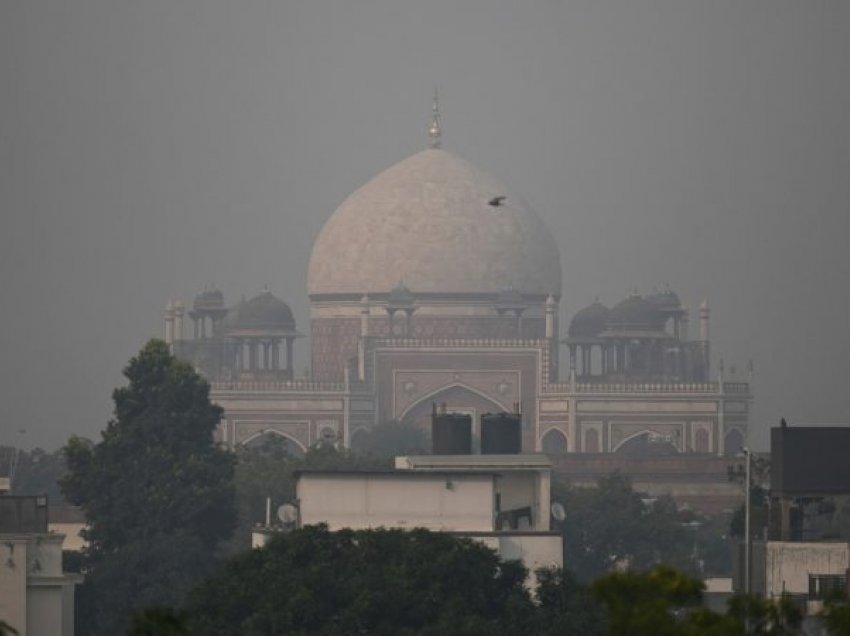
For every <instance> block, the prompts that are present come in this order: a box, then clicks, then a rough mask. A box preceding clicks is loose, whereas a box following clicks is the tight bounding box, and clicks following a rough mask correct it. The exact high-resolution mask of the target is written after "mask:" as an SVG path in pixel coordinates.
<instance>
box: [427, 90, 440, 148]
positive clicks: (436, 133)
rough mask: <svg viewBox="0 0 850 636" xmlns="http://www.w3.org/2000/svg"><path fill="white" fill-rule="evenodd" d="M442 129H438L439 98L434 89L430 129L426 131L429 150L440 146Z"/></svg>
mask: <svg viewBox="0 0 850 636" xmlns="http://www.w3.org/2000/svg"><path fill="white" fill-rule="evenodd" d="M442 136H443V129H442V128H441V127H440V96H439V95H438V94H437V87H436V86H435V87H434V104H433V105H432V106H431V127H430V128H429V129H428V143H429V145H430V146H431V148H439V147H440V146H441V145H442Z"/></svg>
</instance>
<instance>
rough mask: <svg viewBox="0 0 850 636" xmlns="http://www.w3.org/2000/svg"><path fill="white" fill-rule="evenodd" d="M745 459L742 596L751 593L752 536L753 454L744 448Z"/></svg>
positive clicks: (747, 622) (747, 629) (746, 627)
mask: <svg viewBox="0 0 850 636" xmlns="http://www.w3.org/2000/svg"><path fill="white" fill-rule="evenodd" d="M741 450H742V451H743V453H744V455H745V456H746V458H747V464H746V465H747V470H746V477H745V482H746V483H745V488H746V494H745V498H744V594H746V595H747V596H749V595H750V593H751V592H752V571H751V565H752V560H751V553H752V536H751V533H750V507H751V502H750V490H751V487H752V486H751V477H752V472H751V464H752V459H753V454H752V452H751V451H750V449H749V448H747V447H746V446H745V447H743V448H742V449H741ZM745 632H746V633H747V634H749V633H750V618H749V616H748V617H747V620H746V623H745Z"/></svg>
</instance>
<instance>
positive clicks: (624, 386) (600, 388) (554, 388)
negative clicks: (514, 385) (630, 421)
mask: <svg viewBox="0 0 850 636" xmlns="http://www.w3.org/2000/svg"><path fill="white" fill-rule="evenodd" d="M720 389H721V386H720V383H718V382H667V383H661V382H640V383H621V382H611V383H607V382H589V383H576V385H575V387H572V386H571V385H570V384H569V383H568V382H559V383H556V384H548V385H546V387H545V388H544V393H573V392H575V393H588V394H613V393H683V394H712V393H713V394H719V393H721V390H720ZM722 393H732V394H736V395H749V393H750V385H749V384H748V383H747V382H724V383H723V390H722Z"/></svg>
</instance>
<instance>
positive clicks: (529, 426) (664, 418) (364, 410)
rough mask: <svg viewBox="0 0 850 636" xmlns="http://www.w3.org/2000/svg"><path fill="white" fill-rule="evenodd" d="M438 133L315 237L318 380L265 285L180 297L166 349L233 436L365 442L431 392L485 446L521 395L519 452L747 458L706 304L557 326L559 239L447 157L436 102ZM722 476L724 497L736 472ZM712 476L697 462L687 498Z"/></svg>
mask: <svg viewBox="0 0 850 636" xmlns="http://www.w3.org/2000/svg"><path fill="white" fill-rule="evenodd" d="M429 135H430V139H431V146H432V147H431V148H429V149H427V150H424V151H422V152H419V153H417V154H415V155H413V156H412V157H409V158H408V159H405V160H404V161H401V162H400V163H398V164H396V165H394V166H392V167H390V168H389V169H387V170H385V171H384V172H383V173H381V174H380V175H378V176H377V177H375V178H374V179H372V180H371V181H370V182H369V183H367V184H366V185H364V186H363V187H361V188H360V189H358V190H357V191H356V192H354V193H353V194H352V195H351V196H349V197H348V198H347V199H346V200H345V201H344V202H343V203H342V205H340V207H339V208H338V209H337V210H336V212H335V213H334V214H333V215H332V216H331V217H330V218H329V219H328V221H327V222H326V223H325V226H324V227H323V228H322V231H321V232H320V234H319V236H318V238H317V239H316V242H315V244H314V246H313V252H312V256H311V259H310V267H309V276H308V281H307V288H308V292H309V297H310V306H311V324H310V334H311V352H310V354H311V356H310V357H311V366H312V375H311V377H310V378H309V379H306V378H305V379H301V378H298V377H296V376H297V374H296V373H295V372H294V367H295V363H294V353H293V347H294V343H295V341H296V340H297V339H298V338H299V337H300V336H301V334H300V333H299V332H298V330H297V329H296V325H295V321H294V320H293V317H292V312H291V311H290V309H289V307H288V306H287V305H286V303H285V302H283V301H282V300H281V299H279V298H276V297H275V296H274V295H273V294H271V293H270V292H269V291H264V292H262V293H261V294H260V295H258V296H256V297H254V298H251V299H249V300H243V301H241V302H239V303H237V304H235V305H229V306H228V305H226V304H225V302H224V299H223V297H222V295H221V293H220V292H218V291H217V290H215V289H206V290H204V291H203V292H201V293H200V294H199V295H198V296H196V298H195V300H194V302H193V303H192V306H191V307H190V308H189V309H188V311H187V309H186V308H185V307H184V305H183V303H182V302H180V301H172V302H169V304H168V307H167V309H166V327H165V335H166V340H167V341H168V342H169V343H170V344H171V345H172V346H173V348H174V351H175V352H176V353H177V354H178V355H180V356H181V357H184V358H185V359H187V360H190V361H192V362H193V363H194V364H195V365H196V366H197V367H198V368H199V369H200V370H202V371H203V372H204V373H205V374H206V375H207V377H208V378H209V379H210V381H211V383H212V389H213V391H212V397H213V399H214V400H215V401H216V402H217V403H218V404H220V405H221V406H222V407H224V409H225V417H224V419H223V421H222V423H221V428H220V431H219V435H220V438H221V439H222V440H223V441H224V442H225V443H227V444H228V445H230V446H236V445H239V444H245V443H251V442H252V441H254V440H256V439H258V438H261V437H263V436H265V435H278V436H281V437H283V438H285V439H287V440H288V441H289V442H290V445H291V448H292V449H293V450H294V451H297V452H300V451H304V450H305V449H307V448H308V447H309V446H311V445H313V444H315V443H316V442H317V441H319V440H328V439H335V440H337V441H338V442H340V443H341V444H343V445H345V446H351V447H355V448H356V447H357V446H358V440H359V438H360V436H361V434H362V433H364V432H366V431H368V430H369V429H371V428H372V427H374V426H375V425H376V424H379V423H382V422H389V421H405V422H413V423H418V424H419V425H421V426H423V427H426V426H427V421H428V417H429V414H430V410H431V405H432V404H433V403H435V402H436V403H445V404H446V405H447V407H448V409H449V410H450V411H453V412H458V413H466V414H469V415H471V416H472V419H473V422H474V430H473V443H474V444H475V445H476V447H477V444H478V443H479V442H478V440H479V438H480V431H479V430H478V422H479V416H480V415H481V414H483V413H487V412H500V411H510V410H512V407H513V405H514V404H516V403H520V404H521V409H522V413H523V423H524V429H523V432H522V436H523V447H524V448H526V449H533V450H535V451H543V452H547V453H549V454H552V455H553V456H557V455H563V456H573V455H576V456H577V455H595V454H605V453H615V454H617V455H618V456H619V457H622V458H634V457H641V458H647V457H648V458H650V459H651V458H653V457H658V456H662V455H679V456H682V455H684V456H688V457H690V456H697V455H700V456H702V457H704V458H706V457H714V458H720V457H723V456H724V455H728V454H735V453H737V452H738V450H739V448H740V447H741V445H742V444H743V443H744V440H745V439H746V437H747V428H748V419H749V411H750V403H751V394H750V387H749V384H748V383H747V382H735V381H728V379H727V378H724V372H723V369H718V370H717V372H714V373H712V370H711V366H710V362H709V360H710V342H709V318H710V311H709V307H708V305H707V303H703V304H702V305H701V307H700V308H699V312H698V319H699V334H698V337H697V338H695V339H692V338H691V337H690V336H689V334H688V317H689V314H688V312H687V310H686V309H685V308H684V307H682V306H681V303H680V302H679V299H678V296H677V295H676V294H675V293H674V292H673V291H671V290H667V291H662V292H658V293H653V294H650V295H647V296H646V297H641V296H639V295H638V294H637V293H634V294H632V295H630V296H629V297H628V298H626V299H624V300H623V301H622V302H620V303H618V304H616V305H614V306H613V307H611V308H610V309H609V308H607V307H605V306H603V305H602V304H601V303H598V302H597V303H594V304H593V305H591V306H589V307H587V308H586V309H583V310H582V311H580V312H578V313H577V314H576V315H575V316H574V317H573V318H572V320H571V321H570V323H569V325H568V329H567V332H566V334H565V335H566V337H565V338H564V337H562V331H561V322H560V317H559V305H560V300H561V296H562V293H563V289H562V271H561V259H560V253H559V250H558V246H557V244H556V243H555V240H554V239H553V237H552V235H551V232H550V231H549V230H548V228H546V226H545V225H544V224H543V222H542V221H541V220H540V218H539V217H538V216H537V214H536V213H535V212H534V211H533V210H532V209H531V208H529V207H528V206H527V205H526V204H525V203H524V202H523V201H522V200H521V199H520V198H519V197H517V196H515V195H513V194H511V193H510V192H509V191H508V190H507V189H506V188H505V186H504V185H502V184H501V183H500V182H499V181H497V180H496V179H494V178H493V177H491V176H489V175H487V174H485V173H484V172H482V171H481V170H479V169H478V168H476V167H475V166H474V165H472V164H471V163H469V162H467V161H465V160H463V159H460V158H459V157H457V156H455V155H453V154H451V153H449V152H447V151H445V150H443V149H441V147H440V127H439V114H438V113H437V112H436V111H435V113H434V122H433V124H432V127H431V131H430V133H429ZM574 275H576V276H577V275H580V274H578V273H576V274H574ZM566 293H569V288H567V290H566ZM187 317H188V319H189V320H191V322H192V329H191V335H190V337H189V338H186V337H185V335H184V331H185V330H184V320H186V318H187ZM561 346H565V347H566V353H568V355H569V360H570V366H569V368H568V369H565V370H562V369H561V368H560V366H559V351H560V347H561ZM565 357H566V356H565ZM703 464H705V462H703ZM715 464H716V465H715ZM711 471H713V472H712V473H711V474H712V477H711V479H713V480H715V481H716V484H715V485H717V487H718V489H719V490H723V484H721V480H722V481H723V482H725V479H726V477H725V464H723V462H722V461H719V462H718V461H715V462H714V464H712V468H711ZM591 472H592V471H591ZM689 479H690V478H689ZM704 482H705V471H703V470H702V469H700V475H699V476H698V477H695V478H694V479H692V480H691V481H687V483H686V486H685V487H684V488H683V489H682V491H683V492H685V491H687V490H688V489H689V488H691V486H692V485H694V484H697V485H699V483H704ZM727 490H728V489H727ZM728 495H729V493H728V492H727V491H726V490H723V493H721V498H722V497H726V498H727V499H728Z"/></svg>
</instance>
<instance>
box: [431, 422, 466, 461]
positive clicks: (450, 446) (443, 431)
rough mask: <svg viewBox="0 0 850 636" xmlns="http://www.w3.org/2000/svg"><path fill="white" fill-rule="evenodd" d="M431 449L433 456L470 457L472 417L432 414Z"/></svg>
mask: <svg viewBox="0 0 850 636" xmlns="http://www.w3.org/2000/svg"><path fill="white" fill-rule="evenodd" d="M431 449H432V452H433V453H434V454H435V455H471V454H472V416H471V415H462V414H460V413H434V414H433V415H432V416H431Z"/></svg>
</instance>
